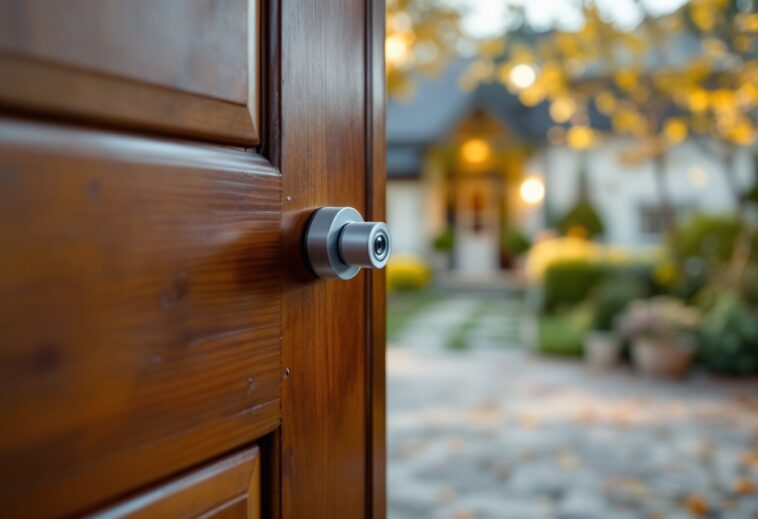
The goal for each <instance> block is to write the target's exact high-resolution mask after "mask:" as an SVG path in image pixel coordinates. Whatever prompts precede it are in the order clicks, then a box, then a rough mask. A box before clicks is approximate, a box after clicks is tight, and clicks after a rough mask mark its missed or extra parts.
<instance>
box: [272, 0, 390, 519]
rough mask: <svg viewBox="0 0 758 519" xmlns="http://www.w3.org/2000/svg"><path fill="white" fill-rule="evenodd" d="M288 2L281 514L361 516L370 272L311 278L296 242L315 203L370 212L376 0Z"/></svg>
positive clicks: (368, 425)
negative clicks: (371, 57)
mask: <svg viewBox="0 0 758 519" xmlns="http://www.w3.org/2000/svg"><path fill="white" fill-rule="evenodd" d="M281 7H282V12H281V27H282V28H281V38H282V39H281V53H282V56H283V58H282V69H281V81H282V83H281V90H280V92H281V93H280V95H281V111H282V112H281V125H282V129H281V135H282V140H281V170H282V196H283V217H284V220H283V229H284V237H285V239H284V252H285V258H288V260H289V265H288V266H289V270H288V273H287V274H288V275H287V277H286V281H285V286H284V293H283V296H282V297H283V299H282V309H283V314H282V328H283V329H284V330H285V334H284V341H283V344H282V367H283V368H285V369H289V372H290V375H289V377H288V378H287V379H286V380H285V381H283V384H282V433H281V434H282V515H283V517H285V518H290V519H295V518H301V517H330V518H343V517H344V518H350V519H352V518H357V517H364V516H370V515H371V510H370V508H371V498H372V497H371V492H372V490H371V485H372V473H371V449H372V447H371V443H372V436H371V435H372V427H373V425H372V415H371V412H372V409H371V406H370V403H371V402H372V401H373V398H374V396H373V393H372V390H373V388H372V386H371V382H370V381H371V378H370V375H369V374H370V366H371V364H370V361H369V358H370V356H371V352H372V351H373V347H379V348H381V349H382V351H383V345H381V346H380V345H376V344H374V343H373V342H372V340H371V338H370V337H369V334H370V332H371V330H370V328H369V325H368V320H367V316H368V315H369V293H370V292H369V277H368V276H369V275H368V274H367V273H366V272H365V271H364V272H361V273H360V274H358V276H357V277H356V278H354V279H352V280H350V281H347V282H346V281H323V280H321V281H313V280H312V278H311V279H309V278H308V277H307V274H304V273H302V272H301V270H302V269H303V266H302V264H301V262H300V261H299V260H298V258H299V257H300V254H298V251H300V249H301V242H300V240H299V237H300V236H302V234H303V232H304V228H305V225H306V223H307V220H308V217H309V216H310V214H311V211H312V210H313V209H314V208H316V207H319V206H326V205H330V206H351V207H354V208H356V209H358V210H359V211H360V212H361V213H362V214H364V215H367V216H368V213H367V212H366V211H367V210H368V209H369V206H368V204H367V199H368V198H369V196H370V189H371V188H370V187H369V185H368V183H367V181H368V179H371V178H373V164H372V163H371V157H372V151H371V150H372V148H371V146H372V140H371V135H370V134H369V133H368V132H367V129H366V128H367V127H368V126H371V122H370V119H369V116H370V112H369V111H368V109H367V104H368V103H370V100H371V91H370V89H369V90H368V91H367V81H368V78H369V77H370V76H369V69H368V67H369V65H368V61H369V57H368V54H367V51H368V49H369V41H370V40H369V39H368V37H369V35H368V33H367V31H366V24H367V23H369V20H371V13H372V12H371V3H370V2H356V1H355V0H302V1H297V2H282V5H281ZM382 189H383V186H382ZM377 210H378V209H377ZM304 280H305V281H304ZM379 290H383V286H381V287H379Z"/></svg>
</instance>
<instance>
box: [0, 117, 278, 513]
mask: <svg viewBox="0 0 758 519" xmlns="http://www.w3.org/2000/svg"><path fill="white" fill-rule="evenodd" d="M0 185H1V187H0V191H1V192H2V203H0V243H2V244H3V254H2V255H0V345H2V347H1V348H0V409H1V410H2V423H3V427H0V503H3V505H4V506H3V513H4V514H8V515H9V516H11V517H20V516H22V515H23V516H24V517H31V516H37V515H48V514H44V513H42V512H43V511H44V510H48V511H49V510H55V511H56V512H57V513H65V512H73V511H76V510H80V509H83V508H84V507H86V506H87V505H90V504H91V503H92V501H91V500H92V499H94V498H95V496H96V497H97V498H98V499H103V498H107V497H108V496H113V495H116V494H118V493H120V492H123V491H125V490H128V489H130V488H133V487H135V486H139V485H144V484H146V483H149V482H150V481H151V480H154V479H157V478H160V477H165V476H167V475H170V474H171V473H173V472H175V471H177V470H180V469H182V468H185V467H187V466H190V465H193V464H196V463H198V462H202V461H204V460H205V459H207V458H209V457H212V456H214V455H217V454H218V453H221V452H224V451H228V450H229V449H232V448H236V447H238V446H241V445H243V444H245V443H247V442H249V441H251V440H253V439H255V438H257V437H259V436H261V435H263V434H265V433H267V432H270V431H272V430H274V429H275V428H276V426H277V424H278V423H279V380H280V369H279V367H280V336H281V328H280V301H281V294H280V281H279V259H280V245H279V222H280V217H279V214H280V177H279V175H278V173H277V172H276V170H274V169H273V168H271V167H270V166H269V165H268V164H267V163H266V162H265V161H263V160H262V159H260V158H259V157H257V156H256V155H254V154H251V153H247V152H242V151H238V150H233V149H225V148H220V147H212V146H201V145H185V144H177V143H172V142H168V141H154V140H150V139H141V138H136V137H122V136H117V135H110V134H105V133H96V132H89V131H82V130H71V129H65V128H61V127H54V126H46V125H39V124H29V123H19V122H14V121H9V120H5V121H3V122H2V123H0ZM42 495H44V496H45V498H44V499H42V500H40V499H32V498H33V496H42ZM21 510H23V511H24V513H23V514H20V513H19V512H20V511H21Z"/></svg>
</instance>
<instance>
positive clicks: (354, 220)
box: [305, 207, 392, 279]
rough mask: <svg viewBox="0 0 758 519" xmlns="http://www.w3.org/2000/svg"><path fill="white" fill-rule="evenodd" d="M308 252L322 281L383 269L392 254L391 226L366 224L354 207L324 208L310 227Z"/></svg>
mask: <svg viewBox="0 0 758 519" xmlns="http://www.w3.org/2000/svg"><path fill="white" fill-rule="evenodd" d="M305 248H306V250H307V253H308V261H309V262H310V265H311V268H312V269H313V272H315V273H316V275H317V276H318V277H320V278H327V279H350V278H352V277H355V275H356V274H358V271H359V270H360V269H361V267H364V268H374V269H380V268H383V267H384V266H385V265H386V264H387V260H389V257H390V254H391V253H392V237H391V235H390V230H389V227H387V224H385V223H382V222H364V221H363V217H362V216H361V213H359V212H358V211H356V210H355V209H353V208H352V207H322V208H321V209H317V210H316V211H314V213H313V215H312V216H311V219H310V222H309V223H308V228H307V230H306V232H305Z"/></svg>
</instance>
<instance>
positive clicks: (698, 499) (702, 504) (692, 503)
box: [684, 494, 710, 516]
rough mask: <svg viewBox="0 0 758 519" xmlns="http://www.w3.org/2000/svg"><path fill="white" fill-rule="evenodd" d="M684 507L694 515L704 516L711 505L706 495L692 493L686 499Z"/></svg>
mask: <svg viewBox="0 0 758 519" xmlns="http://www.w3.org/2000/svg"><path fill="white" fill-rule="evenodd" d="M684 508H686V509H687V511H688V512H689V513H691V514H692V515H697V516H703V515H706V514H707V513H708V511H709V510H710V507H709V506H708V501H706V500H705V498H704V497H702V496H698V495H695V494H693V495H691V496H689V497H687V499H685V500H684Z"/></svg>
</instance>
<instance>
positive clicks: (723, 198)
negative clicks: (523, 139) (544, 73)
mask: <svg viewBox="0 0 758 519" xmlns="http://www.w3.org/2000/svg"><path fill="white" fill-rule="evenodd" d="M634 146H635V143H634V141H632V140H629V139H624V138H610V139H607V140H605V141H604V142H603V144H602V145H601V146H599V147H598V148H596V149H594V150H591V151H588V152H586V153H587V156H586V165H587V172H588V180H589V191H590V197H591V200H592V202H593V203H594V205H595V207H596V208H597V209H598V211H599V212H600V214H601V216H602V217H603V220H604V223H605V225H606V240H607V241H608V242H610V243H615V244H619V245H625V246H641V245H647V244H650V243H652V242H655V241H656V237H655V236H649V235H645V234H644V233H643V232H642V229H641V222H640V214H639V213H640V206H642V205H656V204H657V203H658V193H657V190H656V187H655V179H654V176H653V166H652V164H651V163H649V162H644V163H642V164H640V165H638V166H630V165H628V164H623V163H622V162H621V160H620V156H621V154H622V153H623V152H627V153H628V152H629V151H630V150H633V149H634ZM708 149H709V148H707V147H706V146H703V144H702V143H700V142H694V141H687V142H685V143H682V144H681V145H679V146H677V147H676V148H674V149H672V150H670V151H669V153H668V154H667V158H666V166H665V169H666V180H667V185H668V188H669V193H671V196H672V198H673V201H674V203H675V204H676V205H678V206H679V205H682V206H690V207H691V208H692V209H694V210H697V211H703V212H711V213H719V212H728V211H730V210H732V209H733V208H734V202H733V198H732V193H731V191H730V189H729V186H728V184H727V183H726V179H725V176H724V168H723V164H722V162H721V161H720V159H719V157H718V156H716V155H715V154H713V153H712V152H709V151H708ZM580 165H581V160H580V155H579V154H578V153H577V152H575V151H572V150H570V149H569V148H567V147H565V146H550V147H546V148H544V149H542V150H540V151H539V152H538V153H537V154H535V156H534V157H533V158H532V160H531V161H530V163H529V164H528V166H527V170H533V171H536V172H541V173H542V174H543V175H545V180H546V189H547V201H548V203H549V204H550V207H551V211H552V214H553V217H554V218H558V217H560V215H562V214H564V213H565V212H566V211H567V210H568V209H570V208H571V207H572V205H573V204H574V203H575V202H576V200H577V196H578V189H579V182H578V173H579V168H580ZM736 168H737V171H738V177H739V181H740V183H741V185H742V186H743V187H747V186H748V185H750V182H751V180H752V174H753V173H752V168H753V165H752V160H751V157H750V153H749V151H747V150H740V151H739V152H738V156H737V161H736ZM693 170H697V171H698V173H696V174H693ZM703 173H704V174H705V182H704V183H703V184H702V185H696V184H695V183H693V181H692V179H691V177H692V176H693V175H700V176H702V174H703ZM541 211H542V209H541V208H539V207H534V208H527V209H526V210H525V214H524V216H523V218H522V220H523V221H524V222H525V224H524V226H523V228H524V229H526V230H528V231H531V232H533V231H534V227H535V226H534V225H533V222H534V220H536V219H537V218H538V217H537V215H538V214H539V213H540V212H541ZM530 222H532V225H529V223H530Z"/></svg>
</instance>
